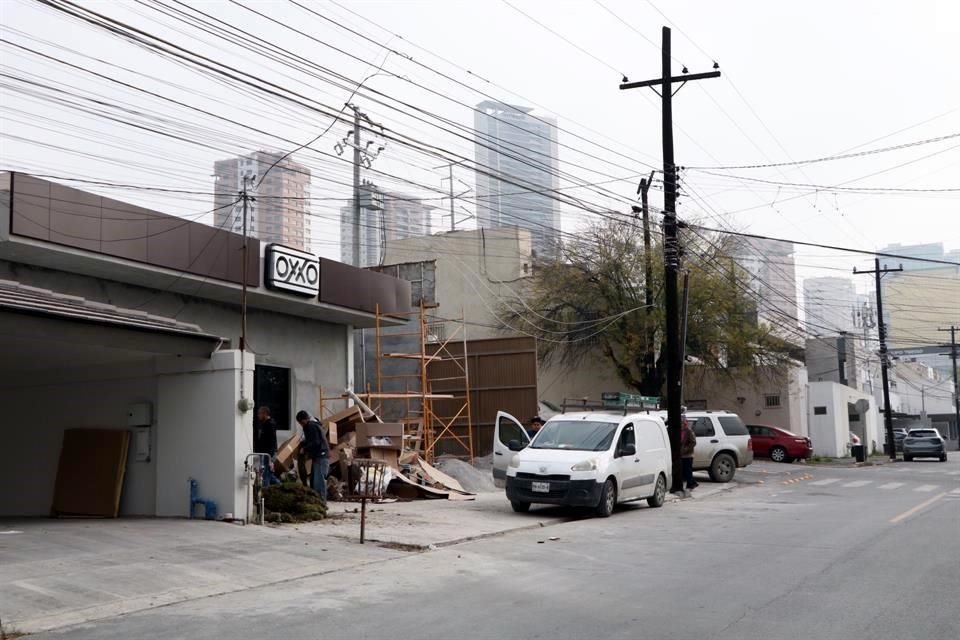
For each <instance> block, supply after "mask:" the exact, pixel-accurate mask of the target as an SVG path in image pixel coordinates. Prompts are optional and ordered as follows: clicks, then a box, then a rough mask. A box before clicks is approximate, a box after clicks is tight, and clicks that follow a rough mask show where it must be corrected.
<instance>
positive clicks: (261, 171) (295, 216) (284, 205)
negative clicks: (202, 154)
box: [213, 151, 312, 250]
mask: <svg viewBox="0 0 960 640" xmlns="http://www.w3.org/2000/svg"><path fill="white" fill-rule="evenodd" d="M284 155H285V154H283V153H280V152H271V151H255V152H253V153H251V154H250V155H247V156H241V157H239V158H229V159H227V160H218V161H217V162H215V163H214V164H213V175H214V197H213V206H214V207H215V211H214V215H213V225H214V226H215V227H217V228H218V229H226V230H228V231H232V232H234V233H242V231H243V212H242V205H241V203H239V202H238V199H239V194H240V192H241V191H242V190H243V177H244V176H251V177H252V180H251V182H250V183H249V184H248V190H247V193H248V194H249V195H250V196H252V197H253V198H254V199H253V200H249V201H248V202H247V232H248V233H249V234H250V235H251V236H253V237H255V238H259V239H260V240H262V241H264V242H268V243H269V242H276V243H278V244H282V245H284V246H287V247H293V248H295V249H300V250H310V244H311V240H312V236H311V226H312V225H311V219H310V200H309V198H310V169H308V168H307V167H306V166H304V165H302V164H300V163H298V162H295V161H294V160H293V159H292V157H287V158H284ZM274 163H277V164H276V166H274ZM271 166H272V167H273V168H272V169H271ZM264 176H266V177H264ZM261 179H262V182H261Z"/></svg>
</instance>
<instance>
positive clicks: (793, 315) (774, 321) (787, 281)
mask: <svg viewBox="0 0 960 640" xmlns="http://www.w3.org/2000/svg"><path fill="white" fill-rule="evenodd" d="M732 249H733V250H732V253H731V255H732V256H733V258H734V260H735V261H736V262H737V264H738V265H739V266H740V267H741V268H742V269H744V270H745V271H746V272H747V274H748V275H747V276H746V277H745V278H744V280H745V282H746V284H747V285H749V286H750V288H751V289H752V290H753V293H754V296H755V297H756V298H757V300H758V302H757V319H758V320H759V321H760V322H762V323H765V324H768V325H770V326H771V328H772V329H773V330H774V332H775V333H776V334H777V335H779V336H780V337H781V338H783V339H785V340H789V341H791V342H795V343H796V342H800V338H799V336H800V335H802V331H801V329H800V317H799V307H798V305H797V267H796V261H795V260H794V257H793V244H792V243H789V242H778V241H773V240H749V241H748V240H747V239H739V240H738V241H737V242H734V243H733V247H732Z"/></svg>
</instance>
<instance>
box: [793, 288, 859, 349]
mask: <svg viewBox="0 0 960 640" xmlns="http://www.w3.org/2000/svg"><path fill="white" fill-rule="evenodd" d="M803 311H804V316H805V319H806V323H807V324H806V329H807V335H830V334H835V333H840V332H841V331H853V329H854V327H855V326H856V323H857V311H858V300H857V290H856V288H855V287H854V286H853V280H852V279H851V278H837V277H825V278H806V279H804V281H803Z"/></svg>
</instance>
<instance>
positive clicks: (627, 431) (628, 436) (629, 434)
mask: <svg viewBox="0 0 960 640" xmlns="http://www.w3.org/2000/svg"><path fill="white" fill-rule="evenodd" d="M627 445H632V446H633V448H634V449H636V448H637V434H636V432H635V431H634V429H633V425H632V424H628V425H627V426H625V427H624V428H623V431H621V432H620V439H619V440H617V452H618V453H619V452H620V451H623V448H624V447H625V446H627Z"/></svg>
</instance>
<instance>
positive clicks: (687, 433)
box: [680, 416, 699, 496]
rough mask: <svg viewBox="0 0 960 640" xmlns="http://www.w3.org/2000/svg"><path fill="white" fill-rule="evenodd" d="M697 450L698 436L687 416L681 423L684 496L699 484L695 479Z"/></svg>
mask: <svg viewBox="0 0 960 640" xmlns="http://www.w3.org/2000/svg"><path fill="white" fill-rule="evenodd" d="M696 448H697V434H696V433H694V431H693V429H691V428H690V423H689V422H688V421H687V418H686V416H684V417H683V418H681V421H680V462H681V464H682V465H683V483H684V492H683V493H684V495H685V496H686V495H687V494H689V493H690V492H691V491H693V490H694V489H695V488H696V487H697V485H698V484H699V483H698V482H697V481H696V480H694V479H693V451H694V449H696Z"/></svg>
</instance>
